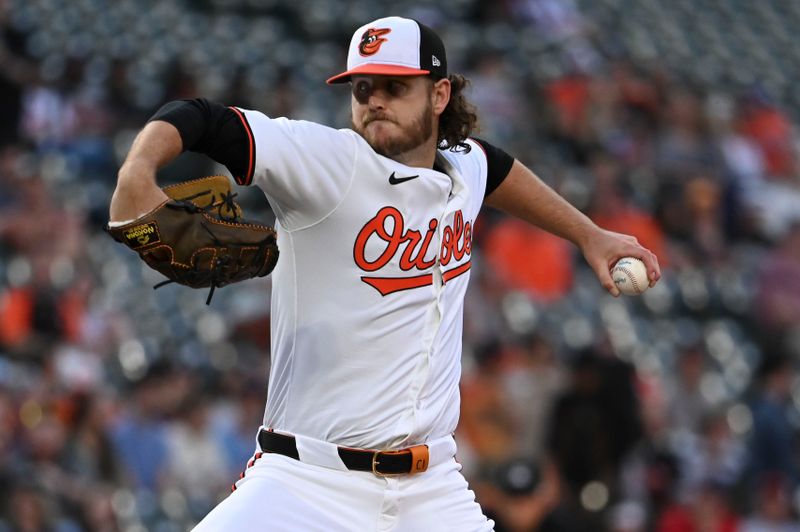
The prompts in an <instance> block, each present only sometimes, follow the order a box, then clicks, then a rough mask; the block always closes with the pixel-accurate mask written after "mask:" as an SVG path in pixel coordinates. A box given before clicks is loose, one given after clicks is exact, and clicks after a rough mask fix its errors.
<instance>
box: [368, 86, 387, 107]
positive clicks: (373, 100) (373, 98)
mask: <svg viewBox="0 0 800 532" xmlns="http://www.w3.org/2000/svg"><path fill="white" fill-rule="evenodd" d="M367 105H368V106H369V108H370V110H381V109H385V108H386V98H385V97H384V94H383V91H380V90H373V91H372V92H371V93H370V95H369V98H368V99H367Z"/></svg>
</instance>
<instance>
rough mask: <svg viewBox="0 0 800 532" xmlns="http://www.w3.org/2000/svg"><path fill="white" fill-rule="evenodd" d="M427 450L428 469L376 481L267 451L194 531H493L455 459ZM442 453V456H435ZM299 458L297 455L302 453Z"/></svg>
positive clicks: (449, 445) (451, 446)
mask: <svg viewBox="0 0 800 532" xmlns="http://www.w3.org/2000/svg"><path fill="white" fill-rule="evenodd" d="M441 442H442V440H438V441H437V443H439V445H438V447H439V449H438V450H437V451H434V447H435V446H432V452H431V464H430V466H429V467H428V470H427V471H425V472H423V473H418V474H415V475H398V476H390V477H379V476H376V475H374V474H373V473H367V472H361V471H347V470H340V469H335V468H332V467H326V466H321V465H315V464H309V463H304V462H301V461H298V460H295V459H293V458H289V457H286V456H282V455H279V454H268V453H264V454H263V455H261V457H260V458H259V459H257V460H256V461H255V463H254V464H253V466H252V467H249V468H248V469H247V470H246V471H245V476H244V478H242V479H241V480H239V481H238V482H237V483H236V491H234V492H233V493H231V494H230V495H229V496H228V498H227V499H225V500H224V501H222V502H221V503H220V504H219V505H218V506H217V507H216V508H214V510H212V511H211V513H209V514H208V515H207V516H206V517H205V519H203V520H202V521H201V522H200V524H198V525H197V527H196V528H195V529H194V531H195V532H220V531H229V530H230V531H236V532H250V531H252V532H255V531H258V532H265V531H268V532H316V531H318V532H384V531H387V532H388V531H392V532H440V531H441V532H485V531H491V530H493V528H494V522H493V521H492V520H490V519H487V518H486V517H485V516H484V515H483V512H482V511H481V508H480V506H479V505H478V503H477V502H475V494H474V493H473V492H472V490H470V489H469V486H468V485H467V481H466V480H465V479H464V477H463V475H461V472H460V471H461V466H460V465H459V464H458V463H457V462H456V461H455V458H453V456H454V455H455V441H453V439H452V438H450V437H448V438H447V439H446V440H445V441H444V454H443V455H441V453H442V450H441V449H442V445H441ZM436 454H440V455H441V457H440V458H439V459H435V455H436ZM301 456H302V454H301Z"/></svg>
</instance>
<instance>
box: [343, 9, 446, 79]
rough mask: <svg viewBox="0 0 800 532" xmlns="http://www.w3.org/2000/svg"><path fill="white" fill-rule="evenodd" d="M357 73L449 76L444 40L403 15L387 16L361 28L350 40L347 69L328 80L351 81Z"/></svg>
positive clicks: (426, 27) (424, 26)
mask: <svg viewBox="0 0 800 532" xmlns="http://www.w3.org/2000/svg"><path fill="white" fill-rule="evenodd" d="M353 74H380V75H389V76H420V75H426V74H432V75H434V76H437V77H440V78H445V77H447V56H446V55H445V51H444V44H443V43H442V40H441V39H440V38H439V36H438V35H436V33H435V32H434V31H433V30H432V29H430V28H429V27H428V26H426V25H424V24H421V23H419V22H417V21H416V20H412V19H408V18H402V17H386V18H381V19H378V20H375V21H372V22H370V23H369V24H365V25H364V26H361V27H360V28H358V29H357V30H356V31H355V33H354V34H353V37H352V39H351V40H350V48H349V49H348V53H347V70H346V71H345V72H342V73H341V74H338V75H336V76H333V77H332V78H330V79H329V80H328V83H344V82H346V81H350V76H351V75H353Z"/></svg>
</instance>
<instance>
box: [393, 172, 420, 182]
mask: <svg viewBox="0 0 800 532" xmlns="http://www.w3.org/2000/svg"><path fill="white" fill-rule="evenodd" d="M418 177H419V175H410V176H408V177H395V176H394V172H392V175H390V176H389V184H390V185H399V184H400V183H405V182H406V181H411V180H412V179H416V178H418Z"/></svg>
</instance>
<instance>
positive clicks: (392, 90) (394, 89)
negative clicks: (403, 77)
mask: <svg viewBox="0 0 800 532" xmlns="http://www.w3.org/2000/svg"><path fill="white" fill-rule="evenodd" d="M387 90H388V92H389V94H390V95H391V96H392V97H394V98H397V97H399V96H402V95H404V94H405V93H406V91H407V90H408V86H407V85H406V84H405V83H403V82H402V81H397V80H395V79H393V80H391V81H389V86H388V87H387Z"/></svg>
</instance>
